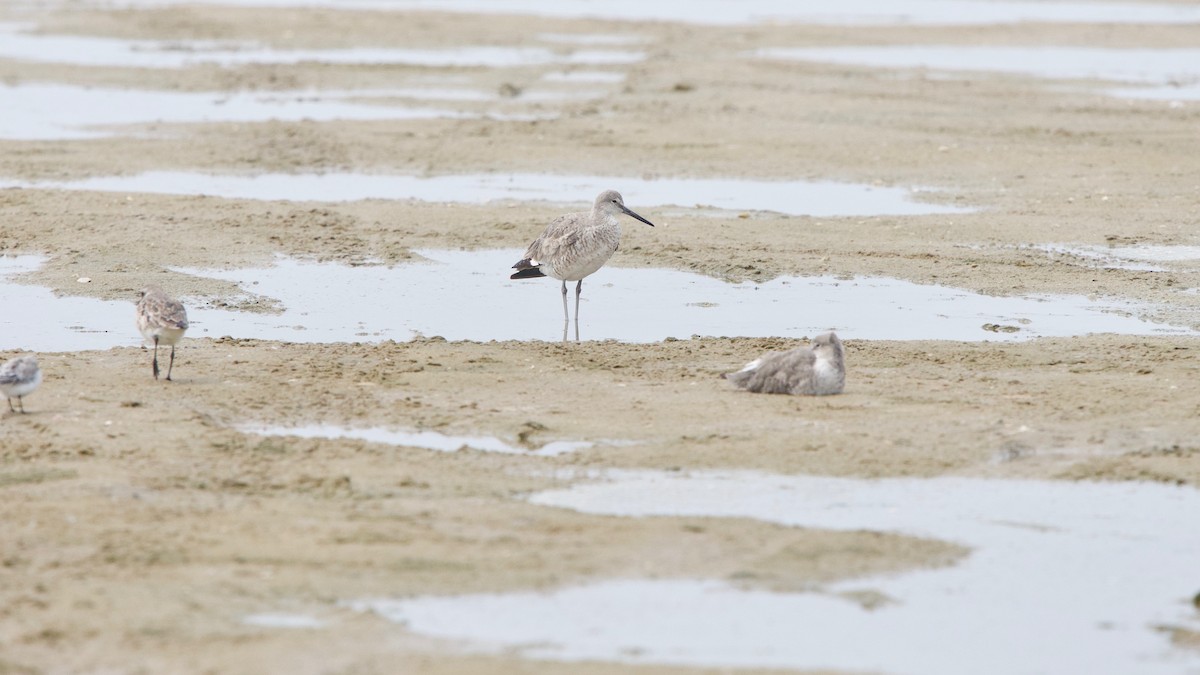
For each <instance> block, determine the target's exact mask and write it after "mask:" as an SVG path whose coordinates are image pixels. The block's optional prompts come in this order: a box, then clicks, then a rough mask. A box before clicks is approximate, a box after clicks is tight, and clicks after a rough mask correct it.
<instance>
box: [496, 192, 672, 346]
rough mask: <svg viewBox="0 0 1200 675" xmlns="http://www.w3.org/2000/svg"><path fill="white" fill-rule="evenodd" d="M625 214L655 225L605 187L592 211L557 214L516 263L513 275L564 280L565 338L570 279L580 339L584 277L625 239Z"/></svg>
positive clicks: (568, 320) (592, 271)
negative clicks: (620, 216) (623, 230)
mask: <svg viewBox="0 0 1200 675" xmlns="http://www.w3.org/2000/svg"><path fill="white" fill-rule="evenodd" d="M621 214H624V215H627V216H630V217H631V218H636V219H638V220H640V221H642V222H643V223H645V224H647V225H649V226H650V227H654V223H652V222H650V221H648V220H646V219H645V218H643V217H641V216H639V215H638V214H636V213H634V212H633V211H630V210H629V209H627V208H625V200H624V199H623V198H622V197H621V193H619V192H617V191H616V190H605V191H604V192H601V193H600V194H599V196H597V197H596V202H595V203H594V204H593V205H592V210H591V211H580V212H579V213H568V214H566V215H565V216H559V217H558V218H555V219H554V221H552V222H551V223H550V224H549V225H547V226H546V229H545V231H543V232H542V235H541V236H540V237H538V238H537V239H534V240H533V243H532V244H530V245H529V248H528V249H526V251H525V255H524V256H523V257H522V258H521V260H519V261H518V262H517V264H515V265H513V269H515V270H517V271H516V272H515V273H514V274H513V275H512V276H511V277H509V278H510V279H530V278H534V277H552V278H554V279H560V280H562V298H563V340H566V339H567V324H568V323H569V322H570V316H569V315H568V313H567V282H568V281H575V282H577V283H576V284H575V339H576V340H578V339H579V296H580V294H582V293H583V279H584V277H586V276H588V275H589V274H592V273H594V272H595V271H596V270H598V269H600V268H601V267H603V266H604V263H606V262H608V259H609V258H611V257H612V254H613V253H615V252H616V250H617V247H618V246H619V245H620V243H621V223H620V221H619V220H618V219H617V216H619V215H621Z"/></svg>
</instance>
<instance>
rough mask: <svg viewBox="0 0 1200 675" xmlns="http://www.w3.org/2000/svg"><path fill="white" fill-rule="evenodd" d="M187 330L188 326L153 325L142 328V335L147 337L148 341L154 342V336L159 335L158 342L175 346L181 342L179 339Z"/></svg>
mask: <svg viewBox="0 0 1200 675" xmlns="http://www.w3.org/2000/svg"><path fill="white" fill-rule="evenodd" d="M186 332H187V329H186V328H158V327H153V326H151V327H147V328H143V329H142V337H144V338H146V341H147V342H149V343H151V344H154V336H156V335H157V336H158V344H160V345H170V346H173V345H175V344H176V343H177V342H179V339H180V338H182V337H183V334H184V333H186Z"/></svg>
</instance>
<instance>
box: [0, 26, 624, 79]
mask: <svg viewBox="0 0 1200 675" xmlns="http://www.w3.org/2000/svg"><path fill="white" fill-rule="evenodd" d="M0 58H7V59H13V60H16V61H38V62H50V63H70V64H78V65H84V66H90V67H97V66H110V67H123V68H188V67H193V66H199V65H216V66H222V67H232V66H240V65H246V64H297V63H330V64H363V65H407V66H423V67H460V68H464V67H466V68H469V67H485V68H507V67H515V66H536V65H544V64H550V63H566V64H629V63H637V62H638V61H641V60H643V59H644V58H645V53H643V52H640V51H635V50H628V49H626V50H620V49H595V48H589V49H577V50H567V51H565V52H564V51H561V50H556V49H548V48H545V47H471V46H460V47H454V48H449V49H393V48H385V47H362V48H352V49H273V48H268V47H263V46H261V45H257V44H254V43H246V42H229V41H211V40H210V41H202V40H170V41H166V40H122V39H119V38H109V37H92V36H76V35H53V34H39V33H34V32H31V27H30V26H27V25H24V24H17V23H0Z"/></svg>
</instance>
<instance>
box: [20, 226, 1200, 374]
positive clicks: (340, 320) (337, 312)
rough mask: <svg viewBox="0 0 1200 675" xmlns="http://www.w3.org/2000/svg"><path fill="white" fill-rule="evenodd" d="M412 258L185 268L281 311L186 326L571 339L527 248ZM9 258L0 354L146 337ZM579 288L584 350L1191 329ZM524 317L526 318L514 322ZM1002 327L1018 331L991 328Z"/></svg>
mask: <svg viewBox="0 0 1200 675" xmlns="http://www.w3.org/2000/svg"><path fill="white" fill-rule="evenodd" d="M641 211H642V213H646V211H645V210H644V209H643V210H641ZM417 253H418V254H420V255H422V256H424V257H425V258H427V259H428V260H426V261H418V262H413V263H411V264H405V265H398V266H396V267H384V266H353V267H352V266H346V265H339V264H335V263H317V262H306V261H300V260H295V259H291V258H282V257H281V258H279V259H278V260H277V262H276V264H275V265H274V266H272V267H266V268H249V269H234V270H201V269H179V270H176V271H178V272H182V273H186V274H192V275H195V276H201V277H208V278H214V279H222V280H227V281H232V282H235V283H237V284H238V285H239V286H240V287H241V288H242V289H244V290H245V291H246V292H247V295H255V296H258V297H259V298H260V299H261V298H270V299H274V300H276V301H278V302H277V304H280V305H282V306H283V307H284V310H283V311H282V313H279V314H261V313H248V312H237V311H232V310H229V309H223V308H220V309H218V308H213V307H209V306H206V305H205V304H204V303H202V302H201V301H199V300H197V299H194V298H183V301H184V304H185V305H187V307H188V317H189V319H190V320H191V329H190V330H189V331H188V336H189V337H210V338H218V337H221V336H224V335H230V336H234V337H239V338H254V339H261V340H279V341H284V342H296V343H330V342H379V341H382V340H396V341H405V340H410V339H412V338H413V337H414V336H417V335H425V336H434V335H440V336H442V337H444V338H446V339H449V340H475V341H487V340H546V341H558V340H560V339H561V338H562V325H563V324H562V302H561V299H560V295H559V284H558V283H557V282H555V281H553V280H548V279H541V280H519V281H513V280H510V279H509V278H508V274H509V272H510V267H511V265H512V263H513V261H515V260H517V259H518V258H519V257H520V253H521V250H520V249H511V250H500V251H436V250H418V251H417ZM0 260H4V261H6V262H5V263H4V266H3V267H0V271H3V270H8V271H7V272H3V273H0V303H4V304H3V306H7V307H37V308H38V312H37V319H38V320H37V321H29V320H28V317H27V316H15V315H12V314H11V313H10V314H0V349H15V348H24V349H29V350H34V351H72V350H79V349H107V348H109V347H113V346H122V345H125V346H132V345H137V344H139V343H140V337H139V336H138V334H137V331H136V330H135V328H134V325H133V300H132V299H130V301H129V302H108V301H101V300H93V299H88V298H73V297H65V298H56V297H54V295H53V294H52V293H51V292H50V291H49V290H48V289H46V288H41V287H37V286H27V285H22V284H16V283H11V282H10V281H9V280H8V279H11V276H12V275H13V274H17V273H20V272H22V271H31V270H32V269H36V267H37V265H38V264H40V262H41V260H42V259H41V258H38V257H34V256H23V257H21V258H19V259H14V258H0ZM13 261H17V262H13ZM584 285H585V290H584V294H583V304H582V309H581V311H580V313H581V320H580V331H581V335H582V337H583V338H585V339H588V340H604V339H613V340H620V341H623V342H657V341H660V340H663V339H665V338H668V337H674V338H680V339H687V338H690V337H692V336H693V335H703V336H748V337H768V336H778V337H792V338H800V337H807V336H812V335H815V334H817V333H821V332H824V331H825V330H828V329H830V328H835V329H837V331H838V333H839V334H840V335H841V336H842V337H843V338H844V339H852V340H853V339H869V340H966V341H977V340H993V341H1019V340H1026V339H1030V338H1034V337H1043V336H1070V335H1085V334H1088V333H1120V334H1133V335H1149V334H1194V332H1193V331H1190V330H1188V329H1185V328H1178V327H1172V326H1167V325H1164V324H1155V323H1150V322H1146V321H1142V320H1140V319H1137V318H1135V317H1134V316H1132V313H1134V312H1137V311H1139V310H1146V309H1147V307H1146V306H1140V305H1133V304H1130V303H1122V302H1119V301H1099V300H1091V299H1088V298H1085V297H1083V296H1040V297H995V296H986V295H979V294H976V293H972V292H969V291H964V290H961V289H954V288H946V287H941V286H931V285H920V284H914V283H910V282H907V281H900V280H896V279H889V278H882V277H860V278H856V279H849V280H847V279H837V278H834V277H829V276H823V277H784V278H779V279H774V280H772V281H769V282H766V283H761V284H755V283H750V282H745V283H739V284H731V283H727V282H724V281H720V280H718V279H713V278H710V277H705V276H702V275H698V274H693V273H690V272H680V271H674V270H663V269H644V268H616V267H605V268H602V269H601V270H600V271H599V272H597V273H596V274H594V275H592V276H591V277H588V281H587V283H586V284H584ZM225 300H230V299H229V298H225ZM232 301H233V302H234V303H235V304H236V303H237V302H239V301H240V299H238V298H234V299H232ZM448 308H451V309H448ZM518 314H519V315H520V316H522V317H523V320H521V321H513V320H512V317H513V316H514V315H518ZM997 325H998V326H1001V327H1005V326H1007V327H1012V328H1017V329H1018V330H1016V331H1014V332H1004V331H1003V330H1000V331H998V332H997V331H996V329H995V328H994V327H995V326H997ZM985 326H993V328H992V329H988V328H985Z"/></svg>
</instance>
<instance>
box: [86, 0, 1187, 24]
mask: <svg viewBox="0 0 1200 675" xmlns="http://www.w3.org/2000/svg"><path fill="white" fill-rule="evenodd" d="M90 2H91V4H102V5H106V6H116V7H160V6H168V5H181V4H186V5H196V4H211V5H232V6H243V7H314V6H316V7H330V8H338V9H359V10H362V9H368V10H388V11H395V10H430V11H438V12H460V13H471V14H529V15H534V16H549V17H561V18H568V19H579V18H599V19H604V20H607V21H629V22H642V21H678V22H683V23H696V24H715V25H726V24H746V23H774V22H802V23H814V24H884V25H894V24H900V25H904V24H923V25H964V24H966V25H970V24H1010V23H1021V22H1054V23H1059V22H1066V23H1118V24H1135V23H1197V22H1200V8H1198V7H1195V6H1192V5H1188V4H1182V3H1181V4H1150V3H1144V4H1135V3H1119V2H1036V1H1031V0H1024V1H1010V2H1005V1H1003V0H997V1H992V2H981V1H979V0H841V1H840V2H837V3H815V2H812V3H810V2H791V1H790V0H748V1H745V2H735V1H730V0H694V1H693V2H688V3H665V2H645V1H644V0H608V1H607V2H604V3H596V2H592V1H591V0H558V1H557V2H545V1H544V0H495V1H494V0H90Z"/></svg>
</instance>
